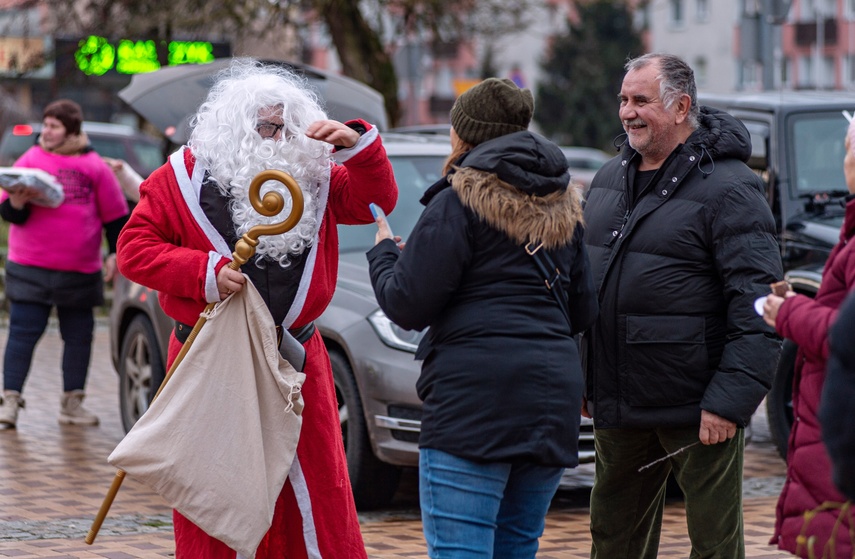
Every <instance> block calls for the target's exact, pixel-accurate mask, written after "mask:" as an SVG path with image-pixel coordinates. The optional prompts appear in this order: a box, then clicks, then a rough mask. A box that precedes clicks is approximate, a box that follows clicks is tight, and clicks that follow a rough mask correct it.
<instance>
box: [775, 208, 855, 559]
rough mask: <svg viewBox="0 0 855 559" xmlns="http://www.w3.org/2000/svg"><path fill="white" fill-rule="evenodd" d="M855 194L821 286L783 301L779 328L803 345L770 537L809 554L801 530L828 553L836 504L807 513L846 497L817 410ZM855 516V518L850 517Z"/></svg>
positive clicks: (846, 263)
mask: <svg viewBox="0 0 855 559" xmlns="http://www.w3.org/2000/svg"><path fill="white" fill-rule="evenodd" d="M853 235H855V199H852V200H849V202H848V203H847V205H846V218H845V220H844V222H843V228H842V229H841V232H840V242H839V243H838V244H837V245H836V246H835V247H834V249H833V250H832V251H831V255H829V257H828V262H826V264H825V270H824V271H823V276H822V286H821V287H820V289H819V292H818V293H817V294H816V298H814V299H811V298H810V297H805V296H803V295H798V296H796V297H792V298H790V299H787V300H786V301H784V303H783V304H782V305H781V308H780V309H779V311H778V318H777V324H776V330H777V331H778V333H779V334H781V335H782V336H784V337H786V338H789V339H791V340H793V341H794V342H796V343H797V344H798V345H799V353H798V357H797V359H796V371H795V377H794V379H793V415H794V418H795V421H794V422H793V429H792V431H791V432H790V440H789V445H788V451H787V481H786V483H785V484H784V488H783V490H782V491H781V496H780V498H779V499H778V507H777V520H776V523H775V536H774V537H773V539H772V541H771V542H770V543H773V544H775V543H777V544H778V547H779V548H780V549H784V550H787V551H789V552H791V553H795V554H796V555H798V556H799V557H808V547H807V543H806V541H805V542H804V543H802V544H801V545H799V542H798V540H799V535H800V534H802V533H804V535H805V537H806V538H810V537H811V536H816V541H815V543H814V544H813V552H814V554H815V555H814V556H815V557H826V555H823V553H824V552H825V549H824V546H825V544H826V542H827V541H828V539H829V537H830V536H831V533H832V529H833V527H834V523H835V521H836V519H837V510H834V509H832V510H828V511H823V512H820V513H819V514H818V515H817V516H816V517H814V518H813V519H812V520H811V521H810V522H809V523H808V524H807V526H805V518H804V513H806V512H807V511H811V510H814V509H816V508H817V507H819V506H820V505H822V504H823V503H825V502H826V501H831V502H836V503H843V502H845V501H846V498H845V497H843V495H841V494H840V492H838V491H837V489H836V488H835V486H834V483H833V482H832V479H831V462H830V460H829V458H828V453H827V452H826V449H825V445H823V443H822V436H821V433H820V426H819V421H818V419H817V411H818V408H819V401H820V394H821V393H822V383H823V381H824V380H825V366H826V361H827V360H828V331H829V328H830V327H831V324H832V323H833V322H834V319H835V318H836V316H837V311H838V309H839V308H840V305H841V304H842V303H843V300H844V299H845V298H846V294H847V293H848V292H849V291H850V290H851V289H852V288H853V286H855V242H851V243H850V242H848V241H849V240H850V239H851V238H852V236H853ZM850 521H855V519H850ZM847 528H848V524H847V523H846V522H844V524H843V526H841V528H840V529H839V531H838V537H837V544H836V545H837V549H836V554H835V555H834V557H835V558H837V557H846V558H849V557H852V543H851V542H850V541H849V533H848V532H849V531H848V529H847Z"/></svg>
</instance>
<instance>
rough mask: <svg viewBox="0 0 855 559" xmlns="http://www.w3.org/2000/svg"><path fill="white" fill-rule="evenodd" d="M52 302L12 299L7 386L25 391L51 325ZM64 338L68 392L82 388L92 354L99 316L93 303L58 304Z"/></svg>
mask: <svg viewBox="0 0 855 559" xmlns="http://www.w3.org/2000/svg"><path fill="white" fill-rule="evenodd" d="M50 310H51V305H41V304H38V303H21V302H18V303H16V302H11V303H10V310H9V339H8V341H7V342H6V354H5V356H4V358H3V387H4V388H5V389H6V390H16V391H18V392H21V391H22V390H23V388H24V382H25V381H26V380H27V375H28V374H29V372H30V365H31V363H32V361H33V351H35V349H36V344H37V343H38V341H39V339H41V337H42V334H44V333H45V328H47V323H48V317H49V316H50ZM56 312H57V317H58V318H59V333H60V336H61V337H62V341H63V350H62V380H63V389H64V391H65V392H69V391H71V390H82V389H83V387H84V386H85V384H86V376H87V374H88V372H89V359H90V357H91V355H92V332H93V330H94V328H95V317H94V315H93V313H92V308H91V307H84V308H78V307H57V309H56Z"/></svg>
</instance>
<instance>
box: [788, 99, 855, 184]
mask: <svg viewBox="0 0 855 559" xmlns="http://www.w3.org/2000/svg"><path fill="white" fill-rule="evenodd" d="M848 126H849V125H848V123H847V122H846V119H845V118H843V116H842V115H841V114H840V111H833V112H816V113H805V114H802V115H796V116H793V117H790V119H788V125H787V129H788V132H789V137H790V138H792V139H793V143H792V147H791V149H792V155H791V158H790V161H792V165H793V168H792V169H791V173H792V174H791V177H793V179H794V180H793V185H795V186H796V188H797V189H798V192H797V193H798V194H799V195H803V194H813V193H816V192H827V193H830V192H835V191H839V192H837V193H838V194H839V195H843V194H845V193H846V192H845V190H846V180H845V179H844V178H843V165H842V164H841V162H842V161H843V157H844V155H846V152H845V147H844V144H843V138H844V137H845V135H846V128H847V127H848Z"/></svg>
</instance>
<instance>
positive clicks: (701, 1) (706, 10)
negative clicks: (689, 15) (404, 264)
mask: <svg viewBox="0 0 855 559" xmlns="http://www.w3.org/2000/svg"><path fill="white" fill-rule="evenodd" d="M695 17H696V19H697V20H698V21H699V22H701V23H703V22H706V21H708V20H709V18H710V6H709V1H708V0H695Z"/></svg>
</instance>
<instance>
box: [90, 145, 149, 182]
mask: <svg viewBox="0 0 855 559" xmlns="http://www.w3.org/2000/svg"><path fill="white" fill-rule="evenodd" d="M89 143H90V144H91V145H92V149H94V150H95V152H97V153H98V155H100V156H102V157H111V158H113V159H124V160H125V161H129V160H130V161H134V158H133V157H131V156H129V155H128V151H127V150H128V145H129V144H127V143H125V142H122V141H118V140H117V139H116V138H111V137H107V136H95V135H94V134H93V135H90V136H89ZM130 146H131V149H133V150H134V153H135V154H136V160H137V161H139V165H137V168H135V169H134V170H135V171H136V172H137V173H139V174H140V175H142V177H143V178H146V177H148V176H149V175H150V174H151V173H152V171H154V170H155V169H157V168H158V167H160V166H161V165H162V164H163V154H162V152H161V150H160V146H159V145H158V144H157V142H155V141H151V142H148V141H143V140H140V139H135V140H134V141H133V143H131V144H130Z"/></svg>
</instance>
